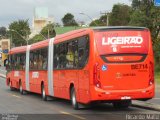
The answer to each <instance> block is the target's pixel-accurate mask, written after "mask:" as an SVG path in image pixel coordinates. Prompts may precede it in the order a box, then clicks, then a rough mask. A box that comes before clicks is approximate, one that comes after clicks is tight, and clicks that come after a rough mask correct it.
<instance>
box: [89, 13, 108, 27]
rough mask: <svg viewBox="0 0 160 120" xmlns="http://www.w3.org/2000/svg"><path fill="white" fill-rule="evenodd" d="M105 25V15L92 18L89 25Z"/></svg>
mask: <svg viewBox="0 0 160 120" xmlns="http://www.w3.org/2000/svg"><path fill="white" fill-rule="evenodd" d="M106 25H107V15H102V16H101V17H100V18H99V19H96V20H93V21H92V22H91V23H90V24H89V26H106Z"/></svg>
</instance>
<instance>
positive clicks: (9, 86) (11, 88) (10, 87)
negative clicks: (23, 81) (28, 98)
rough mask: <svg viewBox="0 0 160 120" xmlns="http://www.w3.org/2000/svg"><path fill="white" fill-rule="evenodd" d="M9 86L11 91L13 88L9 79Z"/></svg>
mask: <svg viewBox="0 0 160 120" xmlns="http://www.w3.org/2000/svg"><path fill="white" fill-rule="evenodd" d="M9 88H10V91H13V90H14V88H13V87H12V83H11V81H10V82H9Z"/></svg>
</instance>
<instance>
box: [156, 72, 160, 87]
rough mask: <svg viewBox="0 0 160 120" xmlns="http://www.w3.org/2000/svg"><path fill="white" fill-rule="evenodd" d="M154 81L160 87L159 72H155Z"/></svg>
mask: <svg viewBox="0 0 160 120" xmlns="http://www.w3.org/2000/svg"><path fill="white" fill-rule="evenodd" d="M155 80H156V83H158V84H159V85H160V71H159V72H155Z"/></svg>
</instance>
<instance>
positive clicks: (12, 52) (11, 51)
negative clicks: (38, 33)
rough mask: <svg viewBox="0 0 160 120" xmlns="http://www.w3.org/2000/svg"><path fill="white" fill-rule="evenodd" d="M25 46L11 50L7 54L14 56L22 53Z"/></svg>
mask: <svg viewBox="0 0 160 120" xmlns="http://www.w3.org/2000/svg"><path fill="white" fill-rule="evenodd" d="M26 48H27V46H20V47H15V48H12V49H11V50H10V52H9V54H16V53H22V52H25V51H26Z"/></svg>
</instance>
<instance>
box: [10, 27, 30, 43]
mask: <svg viewBox="0 0 160 120" xmlns="http://www.w3.org/2000/svg"><path fill="white" fill-rule="evenodd" d="M10 31H13V32H16V33H17V34H18V35H19V36H20V37H21V38H23V39H24V40H25V41H26V42H27V45H28V35H27V38H26V39H25V38H24V37H23V36H22V35H21V34H20V33H19V32H18V31H16V30H14V29H10ZM26 34H27V32H26Z"/></svg>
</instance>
